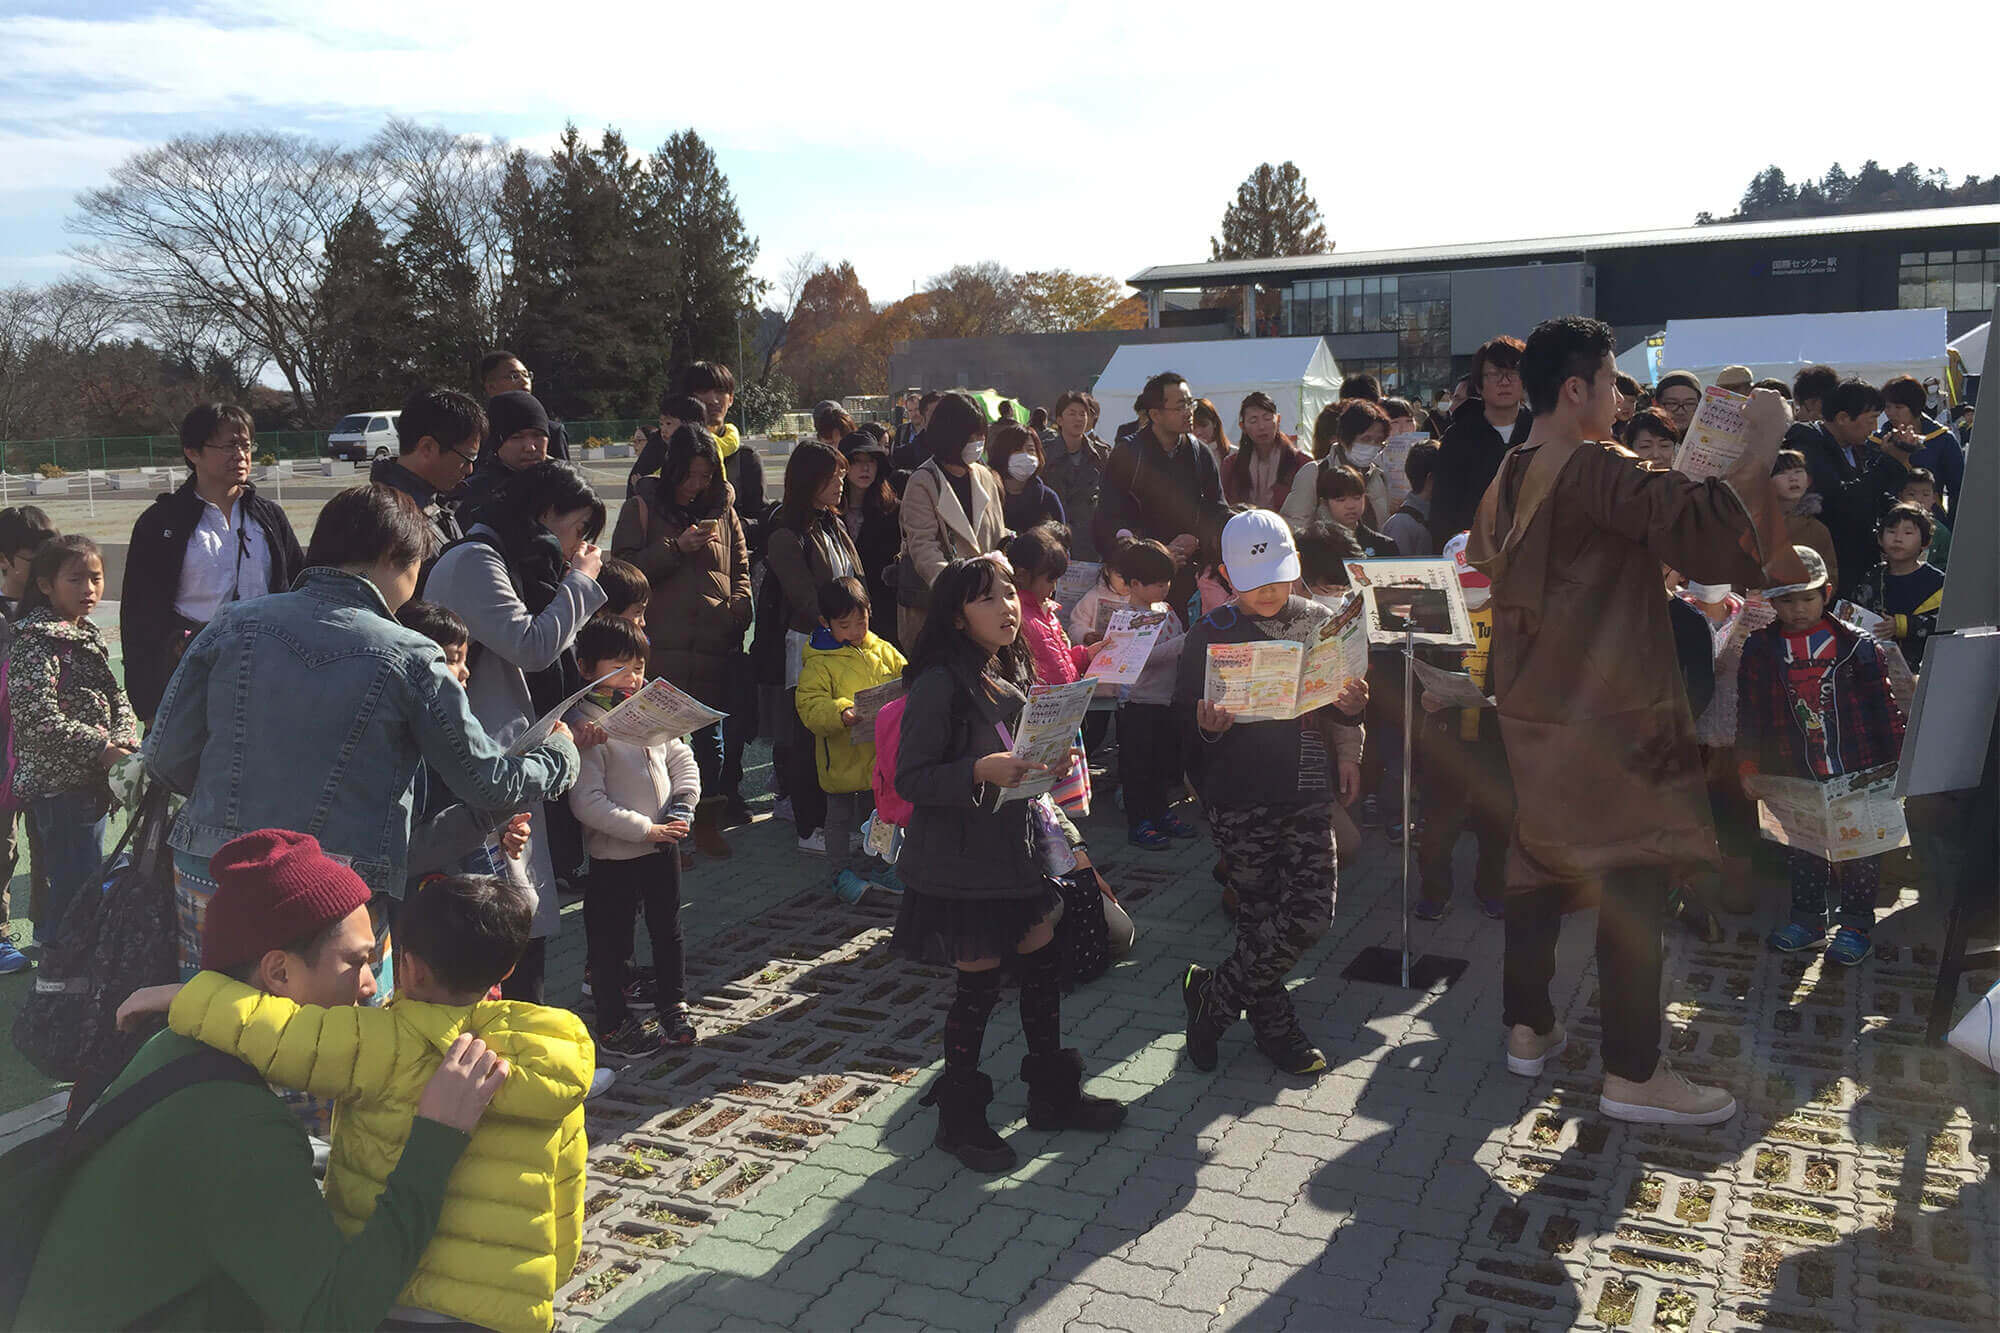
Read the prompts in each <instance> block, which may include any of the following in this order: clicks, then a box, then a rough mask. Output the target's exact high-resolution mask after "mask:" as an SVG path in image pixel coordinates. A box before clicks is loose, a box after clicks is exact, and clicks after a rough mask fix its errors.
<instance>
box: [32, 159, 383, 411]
mask: <svg viewBox="0 0 2000 1333" xmlns="http://www.w3.org/2000/svg"><path fill="white" fill-rule="evenodd" d="M111 181H112V183H111V184H110V185H108V186H104V187H102V188H99V189H94V190H87V191H85V192H84V193H83V194H81V195H79V196H78V197H77V209H78V212H77V214H76V216H75V217H73V218H72V219H71V220H70V227H71V229H72V230H73V231H74V232H75V233H76V234H77V235H78V236H80V237H82V238H83V243H82V244H81V245H80V246H79V248H78V256H79V257H80V258H82V259H84V260H85V261H86V262H88V263H91V264H93V265H95V266H96V267H97V268H98V269H100V270H101V271H102V272H103V273H104V274H105V275H106V278H107V280H109V281H110V282H111V283H112V284H113V285H114V287H115V290H116V291H117V292H118V293H119V295H120V296H121V297H122V298H123V299H124V300H125V301H126V302H127V304H128V305H129V306H130V307H131V308H132V309H133V310H135V311H141V310H146V309H157V308H159V307H163V306H166V307H179V308H187V309H197V310H202V311H206V312H208V313H210V314H211V315H213V316H214V317H215V318H216V319H218V320H220V321H222V322H224V323H226V324H228V325H229V326H231V327H232V328H234V329H235V330H236V331H237V332H238V333H240V334H241V336H242V338H243V340H244V342H245V343H247V344H248V345H249V346H251V347H254V348H255V349H256V350H257V351H258V352H259V353H261V354H262V355H264V356H266V357H268V358H269V360H270V362H271V363H272V364H273V365H275V366H276V367H277V369H278V373H279V374H280V375H282V376H283V377H284V380H285V384H286V386H287V388H289V389H290V391H291V394H292V399H293V402H294V403H295V404H296V405H297V407H298V410H299V412H300V414H301V415H302V416H303V415H309V414H310V413H311V411H312V408H313V404H314V400H315V399H316V398H317V397H318V393H319V389H320V386H321V381H322V378H323V366H322V365H321V362H320V347H321V345H322V342H323V339H322V338H321V336H320V334H321V328H320V323H321V321H320V313H319V303H318V300H317V293H318V288H319V280H320V276H321V274H322V272H323V271H324V267H325V250H326V238H327V237H328V236H329V235H331V234H332V232H333V229H334V228H335V227H336V226H338V225H339V223H340V221H341V219H342V218H344V217H345V216H346V215H347V213H348V211H349V210H351V209H352V208H353V207H354V205H355V203H356V202H357V201H360V202H364V203H368V204H369V205H370V206H371V207H372V206H373V205H374V204H375V203H376V202H378V201H379V194H380V190H379V184H378V181H377V179H376V177H375V175H374V173H372V172H371V171H370V170H369V168H368V162H367V159H366V157H365V155H362V154H356V153H353V152H349V151H346V150H343V149H341V148H339V147H337V146H334V145H331V144H325V143H321V142H318V141H316V140H312V139H307V138H304V137H302V136H298V135H288V134H270V133H255V134H235V133H224V134H213V135H206V136H200V137H194V136H183V137H181V138H177V139H174V140H171V141H170V142H168V143H166V144H164V145H162V146H161V147H158V148H150V149H147V150H146V151H144V152H141V153H138V154H135V155H134V156H132V157H131V158H129V159H127V160H126V161H125V162H124V163H123V164H121V165H120V166H119V167H117V168H116V169H115V170H114V171H113V172H112V173H111Z"/></svg>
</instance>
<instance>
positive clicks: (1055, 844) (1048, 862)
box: [1028, 793, 1076, 879]
mask: <svg viewBox="0 0 2000 1333" xmlns="http://www.w3.org/2000/svg"><path fill="white" fill-rule="evenodd" d="M1028 821H1029V827H1030V829H1031V830H1032V832H1033V833H1034V836H1035V864H1036V865H1037V866H1038V867H1040V869H1041V872H1042V873H1043V874H1044V875H1047V876H1049V877H1050V878H1052V879H1060V878H1062V877H1063V876H1064V875H1067V874H1069V873H1070V872H1071V871H1073V870H1075V869H1076V853H1075V852H1073V851H1071V850H1070V845H1069V836H1068V835H1067V834H1066V833H1064V832H1063V819H1062V816H1061V815H1059V814H1058V813H1057V812H1056V804H1055V802H1054V801H1052V800H1050V799H1049V796H1048V794H1047V793H1043V794H1042V795H1040V796H1037V797H1036V798H1035V799H1034V800H1032V801H1030V802H1028Z"/></svg>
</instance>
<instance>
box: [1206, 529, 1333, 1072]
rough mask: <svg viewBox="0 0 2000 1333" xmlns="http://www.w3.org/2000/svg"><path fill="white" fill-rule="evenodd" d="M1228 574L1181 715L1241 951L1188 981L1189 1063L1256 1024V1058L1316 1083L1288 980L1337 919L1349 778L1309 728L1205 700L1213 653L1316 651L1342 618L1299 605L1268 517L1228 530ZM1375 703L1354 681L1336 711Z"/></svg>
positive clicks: (1315, 1054) (1285, 534)
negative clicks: (1238, 1026)
mask: <svg viewBox="0 0 2000 1333" xmlns="http://www.w3.org/2000/svg"><path fill="white" fill-rule="evenodd" d="M1222 572H1223V574H1224V576H1225V577H1226V578H1227V579H1228V581H1229V586H1230V587H1232V588H1234V589H1235V590H1236V596H1235V599H1234V600H1233V601H1231V602H1229V603H1228V604H1226V605H1224V606H1221V607H1218V608H1217V609H1216V610H1214V611H1212V612H1210V613H1209V614H1208V615H1207V616H1205V617H1203V618H1202V620H1201V621H1200V622H1199V623H1198V624H1196V625H1195V627H1194V628H1193V629H1192V630H1190V631H1189V632H1188V636H1187V643H1186V646H1185V648H1184V649H1183V651H1182V654H1181V660H1180V668H1179V673H1178V675H1177V677H1176V679H1175V688H1174V704H1175V708H1176V711H1177V713H1178V714H1179V716H1180V718H1181V720H1182V725H1183V726H1185V727H1186V728H1187V731H1188V735H1189V739H1188V743H1187V768H1188V773H1189V776H1190V777H1192V778H1193V779H1194V784H1195V788H1196V790H1197V791H1199V792H1200V793H1201V797H1202V800H1203V802H1204V803H1205V804H1206V806H1207V807H1208V813H1209V824H1210V827H1211V829H1212V830H1213V832H1214V837H1215V845H1216V850H1217V851H1218V852H1219V853H1220V854H1221V856H1222V857H1223V859H1224V860H1225V861H1226V863H1227V864H1228V867H1229V871H1228V874H1229V883H1230V887H1231V888H1233V889H1235V891H1236V902H1237V916H1236V946H1235V948H1234V949H1233V950H1232V951H1231V953H1230V955H1229V957H1228V958H1227V959H1225V960H1224V961H1223V962H1222V963H1221V964H1220V965H1219V966H1217V967H1216V968H1215V969H1214V970H1213V971H1211V970H1209V969H1208V968H1205V967H1201V966H1199V965H1197V964H1190V965H1189V966H1188V968H1187V970H1186V972H1185V973H1183V974H1182V977H1181V995H1182V999H1183V1001H1184V1002H1185V1004H1186V1007H1187V1053H1188V1058H1189V1059H1190V1060H1192V1061H1193V1062H1194V1064H1195V1067H1196V1068H1198V1069H1213V1068H1215V1064H1216V1060H1217V1059H1218V1058H1219V1051H1218V1049H1217V1046H1218V1043H1219V1041H1220V1040H1221V1037H1222V1034H1223V1033H1224V1032H1226V1031H1227V1030H1228V1029H1229V1027H1230V1026H1231V1025H1232V1024H1234V1023H1235V1021H1236V1019H1237V1017H1238V1015H1241V1014H1245V1013H1247V1014H1248V1017H1249V1019H1250V1027H1251V1030H1252V1033H1253V1035H1254V1037H1255V1039H1256V1044H1257V1049H1258V1050H1260V1051H1262V1052H1263V1053H1264V1055H1265V1056H1266V1057H1268V1058H1269V1059H1270V1060H1271V1061H1272V1063H1274V1064H1276V1065H1277V1066H1278V1067H1279V1068H1280V1069H1282V1070H1284V1071H1285V1072H1286V1073H1289V1074H1316V1073H1318V1072H1320V1071H1321V1070H1324V1069H1325V1068H1326V1057H1325V1056H1324V1055H1322V1054H1321V1053H1320V1051H1319V1050H1318V1048H1316V1047H1315V1046H1314V1045H1313V1044H1312V1042H1311V1041H1310V1040H1309V1039H1308V1038H1307V1037H1306V1035H1305V1032H1304V1030H1303V1029H1301V1028H1300V1026H1299V1020H1298V1015H1297V1013H1295V1012H1294V1011H1293V1009H1292V1001H1291V997H1290V996H1289V995H1288V994H1286V992H1285V976H1286V974H1287V973H1289V972H1290V971H1291V970H1292V968H1293V966H1294V965H1296V964H1297V962H1298V960H1299V958H1300V956H1301V955H1302V954H1304V952H1305V951H1306V949H1307V948H1309V947H1310V946H1311V945H1312V943H1313V941H1315V940H1317V939H1318V938H1319V937H1320V936H1321V935H1323V934H1325V933H1326V929H1327V927H1328V926H1329V925H1330V924H1331V923H1332V920H1333V898H1334V888H1335V876H1336V859H1337V858H1336V854H1335V850H1334V824H1333V810H1334V806H1335V803H1336V802H1337V801H1338V799H1339V795H1340V793H1339V789H1338V778H1337V776H1336V774H1337V766H1336V765H1335V763H1334V762H1333V758H1332V756H1330V755H1329V754H1328V753H1327V748H1326V742H1325V740H1324V739H1323V736H1322V733H1321V731H1320V730H1319V729H1318V728H1317V727H1315V726H1314V725H1312V724H1311V723H1310V722H1309V721H1308V718H1310V716H1311V715H1310V714H1308V715H1307V717H1302V718H1291V719H1288V720H1272V721H1254V722H1247V721H1238V720H1237V719H1236V718H1235V716H1234V715H1233V714H1231V713H1230V712H1229V710H1227V709H1225V708H1222V707H1219V706H1217V705H1216V704H1214V703H1211V702H1210V701H1209V700H1208V699H1207V698H1206V697H1205V693H1206V681H1207V669H1208V650H1209V648H1210V647H1211V646H1213V645H1217V644H1236V643H1255V642H1259V641H1264V640H1274V639H1275V640H1282V639H1292V640H1297V641H1301V642H1303V641H1306V639H1307V636H1309V635H1311V634H1312V633H1313V632H1314V631H1316V630H1318V629H1319V627H1320V626H1321V625H1323V624H1325V623H1326V622H1327V620H1329V619H1330V618H1331V617H1332V615H1333V612H1332V611H1330V610H1329V609H1327V608H1326V607H1324V606H1322V605H1320V604H1319V603H1318V602H1315V601H1312V600H1310V599H1308V598H1305V597H1300V596H1297V595H1296V594H1295V593H1294V584H1295V582H1296V581H1297V580H1298V578H1299V574H1300V568H1299V557H1298V552H1297V550H1296V549H1295V548H1294V547H1293V544H1292V531H1291V528H1290V527H1289V526H1288V525H1287V524H1286V522H1285V520H1284V519H1283V518H1281V517H1279V516H1278V515H1277V514H1275V513H1272V512H1271V511H1269V510H1265V509H1251V510H1247V511H1245V512H1243V513H1239V514H1237V515H1236V516H1235V517H1234V518H1231V519H1230V520H1229V523H1228V525H1227V526H1225V527H1224V528H1223V530H1222ZM1367 702H1368V686H1367V683H1366V682H1365V681H1362V680H1354V681H1350V682H1349V683H1348V685H1347V687H1346V688H1345V689H1343V690H1342V691H1341V693H1340V695H1339V696H1338V697H1337V698H1336V699H1335V701H1334V702H1333V703H1332V704H1330V705H1328V707H1331V708H1333V709H1334V710H1335V711H1336V712H1338V713H1340V714H1341V715H1342V719H1343V720H1344V721H1345V722H1346V723H1347V724H1348V725H1350V726H1356V725H1359V724H1360V721H1361V711H1362V709H1363V708H1364V707H1366V705H1367Z"/></svg>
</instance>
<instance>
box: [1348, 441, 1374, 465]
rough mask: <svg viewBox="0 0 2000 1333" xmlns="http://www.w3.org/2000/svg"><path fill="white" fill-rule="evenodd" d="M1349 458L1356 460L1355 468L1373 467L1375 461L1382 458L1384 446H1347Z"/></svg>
mask: <svg viewBox="0 0 2000 1333" xmlns="http://www.w3.org/2000/svg"><path fill="white" fill-rule="evenodd" d="M1347 456H1348V457H1349V458H1351V459H1353V460H1354V466H1356V467H1358V468H1368V467H1373V466H1375V460H1376V459H1378V458H1380V457H1381V456H1382V446H1381V445H1379V444H1350V445H1348V446H1347Z"/></svg>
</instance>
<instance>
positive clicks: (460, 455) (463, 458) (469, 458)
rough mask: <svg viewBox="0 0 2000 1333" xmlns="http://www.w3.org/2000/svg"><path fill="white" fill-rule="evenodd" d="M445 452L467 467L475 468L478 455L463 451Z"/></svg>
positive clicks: (449, 450)
mask: <svg viewBox="0 0 2000 1333" xmlns="http://www.w3.org/2000/svg"><path fill="white" fill-rule="evenodd" d="M445 452H446V453H448V454H450V455H451V456H452V457H453V458H456V459H457V460H458V461H459V462H461V463H463V464H464V465H465V466H467V467H473V466H476V465H477V464H478V462H479V455H478V454H477V453H476V452H475V453H470V454H468V453H466V452H465V451H464V450H463V449H447V450H445Z"/></svg>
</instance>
